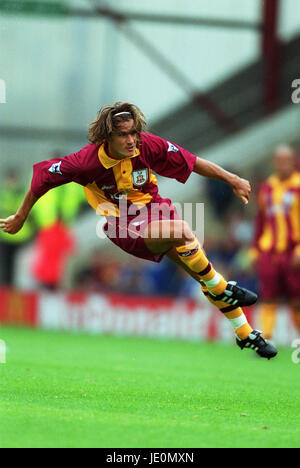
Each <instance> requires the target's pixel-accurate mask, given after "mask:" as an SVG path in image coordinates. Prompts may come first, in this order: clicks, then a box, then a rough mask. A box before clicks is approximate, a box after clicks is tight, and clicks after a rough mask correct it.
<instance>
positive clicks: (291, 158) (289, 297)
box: [252, 146, 300, 339]
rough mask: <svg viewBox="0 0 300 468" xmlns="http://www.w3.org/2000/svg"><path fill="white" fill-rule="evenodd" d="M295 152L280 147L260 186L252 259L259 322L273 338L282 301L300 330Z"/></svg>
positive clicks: (299, 181)
mask: <svg viewBox="0 0 300 468" xmlns="http://www.w3.org/2000/svg"><path fill="white" fill-rule="evenodd" d="M295 162H296V161H295V153H294V151H293V150H292V148H290V147H289V146H280V147H278V148H277V149H276V151H275V153H274V157H273V166H274V168H275V173H274V174H273V175H271V176H270V177H269V178H268V179H267V180H266V181H265V182H264V183H263V184H262V185H261V187H260V190H259V194H258V206H259V210H258V214H257V217H256V229H255V236H254V241H253V248H252V256H253V259H254V262H255V265H256V267H257V268H256V270H257V271H258V275H259V280H260V297H261V299H262V301H263V304H262V306H261V308H260V320H261V324H262V327H263V330H264V333H265V336H266V337H267V338H269V339H270V338H271V337H272V335H273V331H274V327H275V322H276V311H277V308H278V305H279V302H280V300H281V299H282V298H284V299H285V301H286V302H287V304H288V305H289V306H290V307H291V308H292V311H293V316H294V319H295V323H296V325H297V327H298V329H299V330H300V173H299V172H298V171H296V167H295Z"/></svg>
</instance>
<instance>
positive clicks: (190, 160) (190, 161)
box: [146, 135, 197, 184]
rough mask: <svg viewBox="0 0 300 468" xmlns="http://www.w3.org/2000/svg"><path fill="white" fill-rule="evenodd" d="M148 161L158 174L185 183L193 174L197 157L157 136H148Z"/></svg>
mask: <svg viewBox="0 0 300 468" xmlns="http://www.w3.org/2000/svg"><path fill="white" fill-rule="evenodd" d="M146 144H147V146H148V148H149V150H150V151H149V152H148V159H149V162H150V166H151V169H153V170H154V171H155V172H156V173H157V174H159V175H162V176H164V177H169V178H171V179H176V180H178V182H181V183H183V184H184V183H185V182H186V181H187V179H188V178H189V176H190V174H191V173H192V172H193V169H194V166H195V162H196V159H197V156H195V155H194V154H192V153H190V152H189V151H187V150H185V149H184V148H181V147H180V146H178V145H176V144H174V143H171V142H169V141H167V140H164V139H163V138H160V137H158V136H155V135H147V138H146Z"/></svg>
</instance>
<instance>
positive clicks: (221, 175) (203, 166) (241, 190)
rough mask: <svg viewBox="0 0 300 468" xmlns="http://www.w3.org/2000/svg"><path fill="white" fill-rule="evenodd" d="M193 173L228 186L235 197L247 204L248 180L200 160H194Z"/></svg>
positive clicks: (249, 189)
mask: <svg viewBox="0 0 300 468" xmlns="http://www.w3.org/2000/svg"><path fill="white" fill-rule="evenodd" d="M193 172H195V173H196V174H199V175H201V176H203V177H209V178H210V179H216V180H220V181H222V182H225V183H227V184H229V185H230V186H231V187H232V190H233V192H234V193H235V195H236V196H237V197H238V198H240V199H241V200H242V202H243V203H244V204H245V205H247V204H248V202H249V197H250V192H251V186H250V183H249V181H248V180H245V179H242V178H241V177H239V176H238V175H236V174H232V173H231V172H228V171H226V170H225V169H222V168H221V167H220V166H218V165H217V164H214V163H212V162H210V161H206V160H205V159H201V158H197V159H196V162H195V166H194V171H193Z"/></svg>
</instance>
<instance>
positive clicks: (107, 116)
mask: <svg viewBox="0 0 300 468" xmlns="http://www.w3.org/2000/svg"><path fill="white" fill-rule="evenodd" d="M116 114H120V115H116ZM130 119H133V120H134V123H135V129H136V131H137V133H138V135H139V134H140V133H141V132H145V131H146V120H145V116H144V114H143V113H142V111H141V110H140V109H139V108H138V107H137V106H135V105H134V104H130V103H129V102H116V103H115V104H113V105H105V106H103V107H101V109H100V111H99V112H98V115H97V119H96V120H95V121H94V122H92V123H90V124H89V127H90V129H89V134H88V139H89V141H90V142H91V143H94V144H96V145H102V143H104V142H105V141H107V140H108V139H109V137H110V136H111V134H112V132H113V131H114V130H116V129H117V126H118V124H119V123H120V122H124V121H128V120H130Z"/></svg>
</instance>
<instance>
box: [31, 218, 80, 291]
mask: <svg viewBox="0 0 300 468" xmlns="http://www.w3.org/2000/svg"><path fill="white" fill-rule="evenodd" d="M74 251H75V239H74V236H73V234H72V231H71V230H70V229H69V228H67V227H66V226H65V225H64V224H63V223H62V222H61V221H59V220H58V221H56V222H55V223H54V224H52V225H51V226H49V227H45V228H43V229H41V230H40V232H39V233H38V235H37V238H36V241H35V247H34V259H33V264H32V274H33V277H34V279H35V280H36V281H37V282H38V284H39V285H40V286H41V287H42V288H45V289H47V290H51V291H55V290H57V289H58V288H59V287H60V285H61V282H62V280H63V278H64V273H65V269H66V265H67V261H68V259H69V257H70V255H72V253H74Z"/></svg>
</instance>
